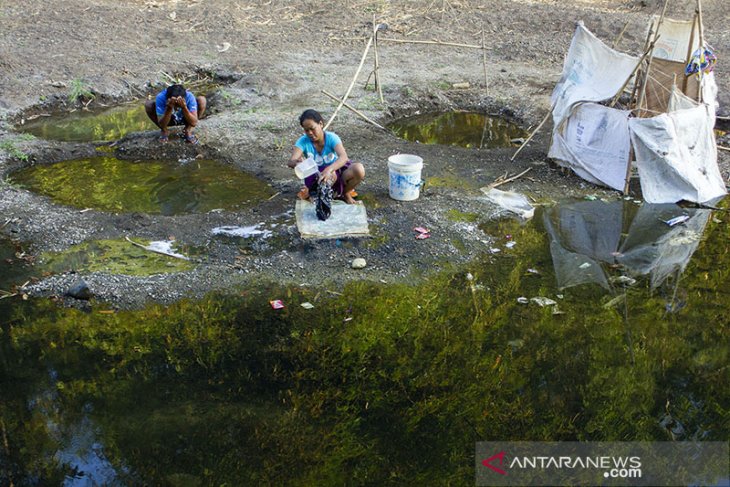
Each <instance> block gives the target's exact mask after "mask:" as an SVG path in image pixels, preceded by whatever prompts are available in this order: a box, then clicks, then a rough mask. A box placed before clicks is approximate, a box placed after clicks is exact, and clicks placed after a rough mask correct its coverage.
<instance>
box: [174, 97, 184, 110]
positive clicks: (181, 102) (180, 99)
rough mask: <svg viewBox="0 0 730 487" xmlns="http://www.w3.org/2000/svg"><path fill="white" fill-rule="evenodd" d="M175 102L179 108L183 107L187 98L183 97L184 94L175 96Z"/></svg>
mask: <svg viewBox="0 0 730 487" xmlns="http://www.w3.org/2000/svg"><path fill="white" fill-rule="evenodd" d="M175 104H176V105H177V106H178V108H182V107H184V106H185V99H183V97H182V96H178V97H177V98H175Z"/></svg>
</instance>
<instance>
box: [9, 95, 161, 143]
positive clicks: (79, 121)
mask: <svg viewBox="0 0 730 487" xmlns="http://www.w3.org/2000/svg"><path fill="white" fill-rule="evenodd" d="M17 128H18V130H20V131H21V132H27V133H30V134H33V135H35V136H36V137H39V138H43V139H51V140H60V141H67V142H109V141H112V140H117V139H121V138H122V137H124V136H125V135H127V134H128V133H130V132H141V131H143V130H153V129H156V127H155V125H154V124H153V123H152V121H151V120H150V119H149V117H147V114H146V113H145V111H144V103H143V101H141V100H140V101H138V102H135V103H134V104H128V105H120V106H116V107H113V108H108V109H106V110H103V111H101V112H91V111H86V110H77V111H75V112H72V113H68V114H64V115H63V116H52V117H43V116H41V117H38V118H36V119H35V120H31V121H28V122H26V123H25V124H23V125H18V126H17Z"/></svg>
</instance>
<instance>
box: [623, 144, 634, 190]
mask: <svg viewBox="0 0 730 487" xmlns="http://www.w3.org/2000/svg"><path fill="white" fill-rule="evenodd" d="M633 159H634V146H633V145H632V144H629V160H628V163H627V164H626V182H625V184H624V194H625V195H626V194H629V182H630V181H631V161H632V160H633Z"/></svg>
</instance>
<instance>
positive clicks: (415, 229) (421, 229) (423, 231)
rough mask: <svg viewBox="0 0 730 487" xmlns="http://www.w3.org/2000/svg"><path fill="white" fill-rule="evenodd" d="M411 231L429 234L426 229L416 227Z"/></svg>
mask: <svg viewBox="0 0 730 487" xmlns="http://www.w3.org/2000/svg"><path fill="white" fill-rule="evenodd" d="M413 231H414V232H418V233H431V232H430V231H429V230H428V228H426V227H416V228H414V229H413Z"/></svg>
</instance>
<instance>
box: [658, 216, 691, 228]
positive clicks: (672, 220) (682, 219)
mask: <svg viewBox="0 0 730 487" xmlns="http://www.w3.org/2000/svg"><path fill="white" fill-rule="evenodd" d="M687 220H689V215H680V216H675V217H674V218H670V219H669V220H666V221H665V220H662V221H664V223H666V224H667V225H669V226H670V227H673V226H674V225H679V224H680V223H684V222H686V221H687Z"/></svg>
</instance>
